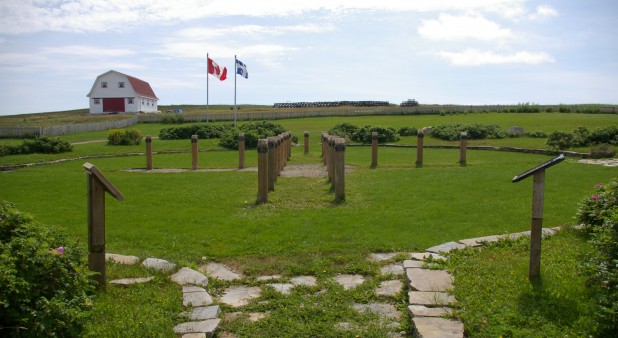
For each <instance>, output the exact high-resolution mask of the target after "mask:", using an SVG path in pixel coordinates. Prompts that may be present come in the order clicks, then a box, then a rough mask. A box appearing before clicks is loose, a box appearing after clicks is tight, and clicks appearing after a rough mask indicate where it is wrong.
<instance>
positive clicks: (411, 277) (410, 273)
mask: <svg viewBox="0 0 618 338" xmlns="http://www.w3.org/2000/svg"><path fill="white" fill-rule="evenodd" d="M406 275H407V277H408V281H409V285H410V289H411V290H414V291H446V290H449V289H452V288H453V276H451V274H449V273H448V272H446V271H444V270H429V269H406Z"/></svg>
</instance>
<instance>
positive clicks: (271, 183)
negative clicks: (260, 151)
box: [267, 136, 277, 191]
mask: <svg viewBox="0 0 618 338" xmlns="http://www.w3.org/2000/svg"><path fill="white" fill-rule="evenodd" d="M276 143H277V142H276V141H275V138H274V137H272V136H271V137H269V138H268V139H267V144H268V191H275V178H276V177H277V154H276V153H275V152H276V150H277V149H276Z"/></svg>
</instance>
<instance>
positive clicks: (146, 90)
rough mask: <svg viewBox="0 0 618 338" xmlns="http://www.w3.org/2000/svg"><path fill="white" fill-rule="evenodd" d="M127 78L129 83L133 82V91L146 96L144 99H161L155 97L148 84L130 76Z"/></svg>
mask: <svg viewBox="0 0 618 338" xmlns="http://www.w3.org/2000/svg"><path fill="white" fill-rule="evenodd" d="M127 78H128V79H129V82H131V86H132V87H133V90H135V93H137V94H138V95H139V96H144V97H148V98H151V99H157V100H158V99H159V98H158V97H157V96H156V95H155V93H154V91H153V90H152V88H151V87H150V84H148V82H146V81H143V80H140V79H138V78H136V77H133V76H129V75H127Z"/></svg>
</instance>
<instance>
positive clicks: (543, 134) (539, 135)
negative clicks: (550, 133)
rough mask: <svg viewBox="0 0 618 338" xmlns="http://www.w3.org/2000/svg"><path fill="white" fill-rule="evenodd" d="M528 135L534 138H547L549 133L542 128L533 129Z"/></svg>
mask: <svg viewBox="0 0 618 338" xmlns="http://www.w3.org/2000/svg"><path fill="white" fill-rule="evenodd" d="M528 137H532V138H547V133H546V132H544V131H540V130H535V131H531V132H529V133H528Z"/></svg>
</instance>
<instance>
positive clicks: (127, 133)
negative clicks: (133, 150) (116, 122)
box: [107, 129, 143, 146]
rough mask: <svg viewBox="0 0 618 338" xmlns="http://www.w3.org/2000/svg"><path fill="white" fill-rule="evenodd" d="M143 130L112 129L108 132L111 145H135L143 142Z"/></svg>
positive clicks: (108, 140)
mask: <svg viewBox="0 0 618 338" xmlns="http://www.w3.org/2000/svg"><path fill="white" fill-rule="evenodd" d="M142 137H143V136H142V132H141V131H139V130H137V129H111V130H110V131H109V133H108V134H107V144H108V145H110V146H133V145H139V144H140V143H142Z"/></svg>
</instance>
